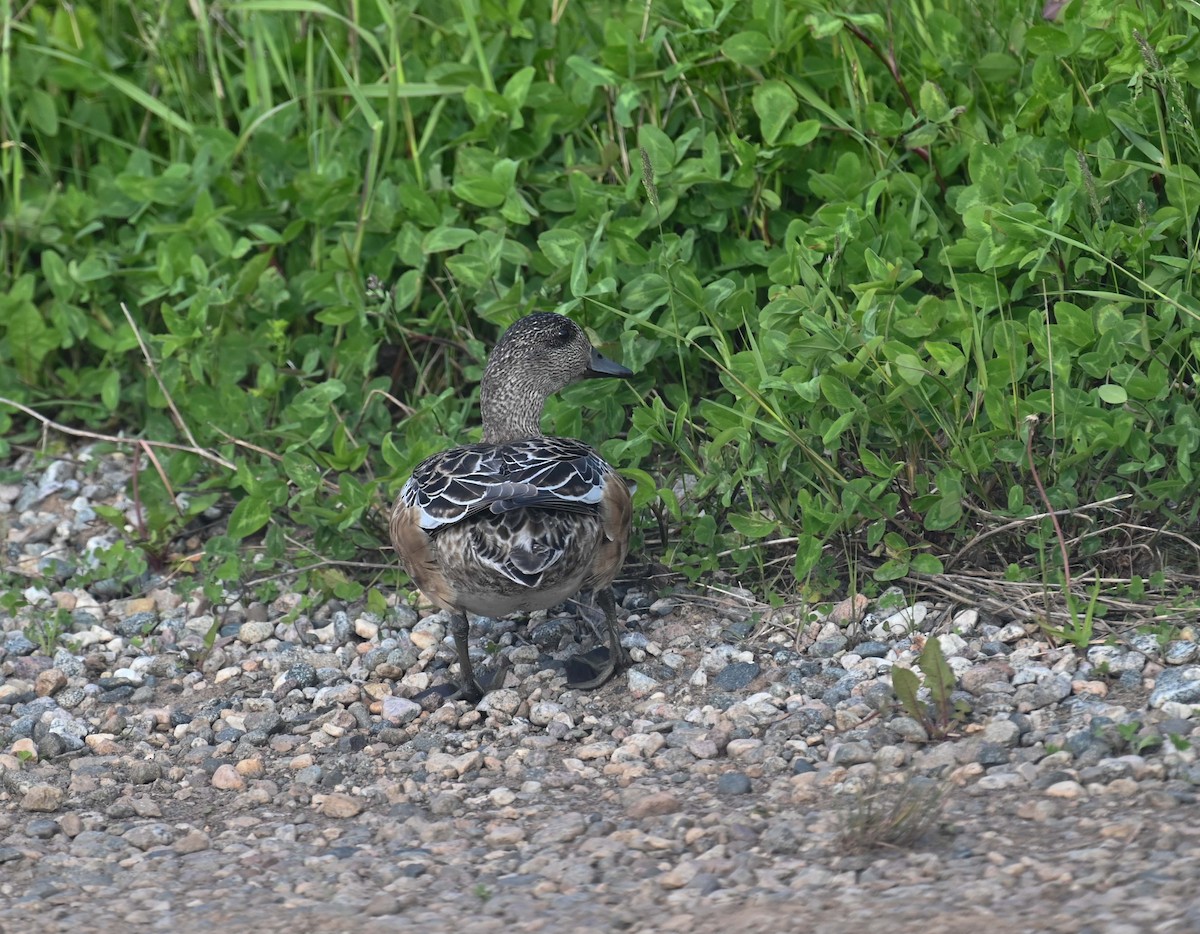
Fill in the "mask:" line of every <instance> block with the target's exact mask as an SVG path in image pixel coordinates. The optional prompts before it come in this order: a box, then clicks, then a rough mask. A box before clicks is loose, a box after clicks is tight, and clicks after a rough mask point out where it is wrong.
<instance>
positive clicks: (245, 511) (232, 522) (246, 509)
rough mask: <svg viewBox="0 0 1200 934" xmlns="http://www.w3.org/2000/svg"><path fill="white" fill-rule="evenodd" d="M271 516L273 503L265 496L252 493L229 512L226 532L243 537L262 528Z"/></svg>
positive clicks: (236, 536) (238, 537)
mask: <svg viewBox="0 0 1200 934" xmlns="http://www.w3.org/2000/svg"><path fill="white" fill-rule="evenodd" d="M270 518H271V504H270V503H269V502H267V498H266V497H265V496H257V495H251V496H247V497H245V498H244V499H242V500H241V502H239V503H238V504H237V505H236V506H234V507H233V512H232V513H230V514H229V529H228V531H227V533H226V534H228V535H229V537H230V538H233V539H237V540H240V539H243V538H245V537H246V536H247V535H253V534H254V533H255V532H257V531H258V530H259V529H261V528H262V527H263V526H264V525H266V524H267V522H268V521H269V520H270Z"/></svg>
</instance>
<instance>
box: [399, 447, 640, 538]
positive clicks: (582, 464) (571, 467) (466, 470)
mask: <svg viewBox="0 0 1200 934" xmlns="http://www.w3.org/2000/svg"><path fill="white" fill-rule="evenodd" d="M621 482H622V481H621V480H620V478H619V477H617V475H616V471H614V470H613V468H612V467H610V466H609V465H608V464H607V463H606V462H605V461H604V459H603V458H602V457H601V456H600V455H599V454H598V453H597V452H596V451H595V450H594V449H593V448H591V447H589V446H588V445H586V444H584V443H583V442H582V441H576V440H575V439H574V438H528V439H525V440H523V441H512V442H508V443H507V444H498V445H493V444H471V445H464V446H462V447H457V448H452V449H450V450H449V451H443V452H441V453H439V454H435V455H433V456H432V457H430V458H427V459H426V460H424V461H422V462H421V463H420V464H418V465H417V468H416V469H415V470H414V471H413V475H412V477H411V478H410V479H409V480H408V482H407V483H406V484H405V485H404V487H403V488H402V489H401V490H400V496H399V499H398V501H397V507H399V506H400V505H401V504H403V505H404V507H406V508H407V509H409V510H412V511H413V512H414V513H415V514H416V517H417V519H418V524H419V526H420V527H421V528H422V529H423V530H425V531H426V532H435V531H437V530H438V529H441V528H443V527H445V526H447V525H453V524H454V523H456V522H461V521H462V520H463V519H466V518H469V517H470V516H474V515H478V514H479V513H482V512H491V513H492V514H494V515H497V516H499V515H503V514H504V513H507V512H511V511H513V510H516V509H525V508H528V507H531V506H537V507H542V508H547V509H555V510H561V511H565V512H581V513H587V514H592V515H594V514H595V513H596V512H597V511H598V509H599V508H600V503H601V501H602V499H603V497H604V491H605V487H606V485H608V484H610V483H621Z"/></svg>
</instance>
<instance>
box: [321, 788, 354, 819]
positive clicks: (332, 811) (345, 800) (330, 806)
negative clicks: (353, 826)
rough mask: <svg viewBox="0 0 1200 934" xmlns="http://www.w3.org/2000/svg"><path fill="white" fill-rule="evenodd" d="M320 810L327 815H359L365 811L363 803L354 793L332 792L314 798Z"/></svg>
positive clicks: (342, 816) (340, 816) (337, 816)
mask: <svg viewBox="0 0 1200 934" xmlns="http://www.w3.org/2000/svg"><path fill="white" fill-rule="evenodd" d="M318 799H319V800H318ZM313 803H314V804H316V805H317V807H318V808H319V810H320V812H321V813H322V814H324V815H325V816H326V817H336V818H347V817H357V816H358V815H359V814H361V813H362V811H363V803H362V801H361V800H360V799H358V798H355V797H353V796H352V795H344V794H330V795H324V796H318V798H314V799H313Z"/></svg>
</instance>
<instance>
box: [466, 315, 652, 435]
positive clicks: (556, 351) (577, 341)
mask: <svg viewBox="0 0 1200 934" xmlns="http://www.w3.org/2000/svg"><path fill="white" fill-rule="evenodd" d="M632 375H633V371H632V370H629V369H626V368H625V367H623V366H621V365H620V364H619V363H614V362H613V361H612V360H609V359H608V358H607V357H605V356H604V355H603V354H601V353H600V351H598V350H596V348H595V347H593V346H592V344H591V342H590V341H589V340H588V338H587V335H586V334H584V332H583V328H581V327H580V326H579V325H578V324H576V323H575V322H574V321H572V320H571V319H570V318H568V317H566V316H565V315H559V314H554V313H552V312H536V313H534V314H532V315H526V316H525V317H524V318H521V319H520V320H518V321H517V322H516V323H514V324H513V325H512V326H511V327H509V329H508V330H507V331H505V332H504V334H503V335H501V337H500V340H499V341H497V343H496V346H495V347H494V348H493V349H492V352H491V353H490V354H489V355H488V361H487V366H486V367H485V368H484V371H483V382H482V384H481V385H480V389H479V404H480V409H481V414H482V415H483V440H484V441H487V442H492V443H495V442H500V441H509V440H514V439H516V438H530V437H534V436H536V435H539V434H541V418H542V409H543V407H544V406H545V404H546V399H548V398H549V397H550V396H552V395H553V394H554V393H556V392H558V391H559V390H560V389H564V388H566V387H567V386H570V385H571V384H572V383H575V382H578V381H579V380H581V379H591V378H594V377H601V376H621V377H625V376H632Z"/></svg>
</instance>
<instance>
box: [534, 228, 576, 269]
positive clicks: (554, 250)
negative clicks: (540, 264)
mask: <svg viewBox="0 0 1200 934" xmlns="http://www.w3.org/2000/svg"><path fill="white" fill-rule="evenodd" d="M537 242H538V249H540V250H541V251H542V252H543V253H545V254H546V259H548V260H550V262H552V263H553V264H554V265H555V266H566V265H567V264H568V263H570V262H572V261H573V260H574V258H575V251H576V250H577V249H578V248H579V247H581V246H583V245H584V242H583V235H582V234H581V233H580V232H579V231H578V230H573V229H572V228H570V227H559V228H556V229H554V230H547V231H545V232H544V233H542V234H541V235H540V236H539V237H538V241H537Z"/></svg>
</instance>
